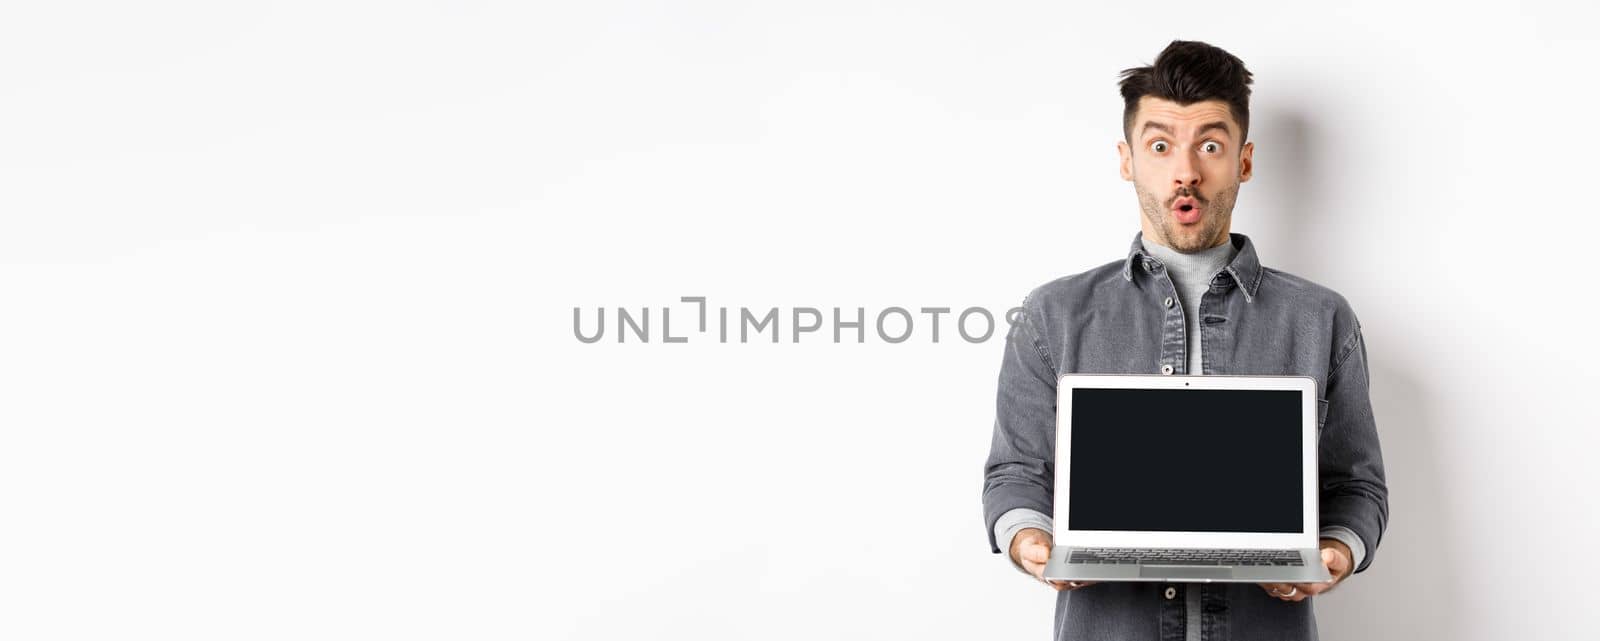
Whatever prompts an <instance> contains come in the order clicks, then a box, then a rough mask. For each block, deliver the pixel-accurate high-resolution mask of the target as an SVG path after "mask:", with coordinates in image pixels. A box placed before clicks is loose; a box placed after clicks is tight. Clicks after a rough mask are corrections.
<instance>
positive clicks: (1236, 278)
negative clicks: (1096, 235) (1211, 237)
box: [1122, 231, 1261, 302]
mask: <svg viewBox="0 0 1600 641" xmlns="http://www.w3.org/2000/svg"><path fill="white" fill-rule="evenodd" d="M1141 238H1143V232H1142V231H1140V232H1135V233H1134V234H1133V245H1132V246H1130V247H1129V248H1128V257H1127V259H1125V260H1123V261H1122V278H1123V279H1124V280H1127V281H1132V280H1133V266H1134V264H1136V263H1138V262H1141V261H1142V262H1143V263H1144V265H1145V268H1146V269H1148V268H1149V267H1151V266H1152V265H1157V264H1160V262H1161V261H1159V260H1157V259H1156V258H1155V257H1154V256H1151V255H1150V254H1149V252H1146V251H1145V250H1144V245H1143V244H1141V243H1140V242H1139V241H1140V239H1141ZM1228 241H1229V242H1231V243H1233V248H1234V249H1237V250H1239V253H1238V254H1236V255H1234V257H1233V261H1231V262H1229V263H1228V266H1227V267H1224V268H1223V271H1225V272H1227V273H1228V275H1229V276H1231V277H1233V282H1235V283H1238V284H1239V288H1240V289H1241V290H1243V291H1244V299H1245V302H1255V298H1256V290H1257V289H1258V288H1259V287H1260V286H1261V261H1260V260H1258V259H1257V258H1256V246H1255V243H1252V242H1250V237H1249V236H1246V235H1244V234H1239V233H1232V232H1230V233H1229V234H1228Z"/></svg>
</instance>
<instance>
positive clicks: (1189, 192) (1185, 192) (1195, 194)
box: [1167, 187, 1210, 209]
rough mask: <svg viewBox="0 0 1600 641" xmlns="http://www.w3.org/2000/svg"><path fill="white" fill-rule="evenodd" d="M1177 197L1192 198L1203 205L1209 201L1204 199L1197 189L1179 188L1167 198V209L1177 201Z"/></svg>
mask: <svg viewBox="0 0 1600 641" xmlns="http://www.w3.org/2000/svg"><path fill="white" fill-rule="evenodd" d="M1179 198H1193V199H1194V202H1195V203H1196V204H1199V205H1205V204H1206V203H1208V202H1210V201H1209V200H1206V198H1205V197H1203V196H1201V195H1200V191H1199V190H1197V189H1189V188H1187V187H1185V188H1182V189H1179V190H1178V193H1177V194H1174V195H1173V196H1172V197H1171V198H1168V199H1167V209H1172V203H1175V202H1178V199H1179Z"/></svg>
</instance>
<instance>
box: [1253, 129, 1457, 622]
mask: <svg viewBox="0 0 1600 641" xmlns="http://www.w3.org/2000/svg"><path fill="white" fill-rule="evenodd" d="M1261 116H1262V117H1261V123H1262V125H1261V126H1262V129H1263V133H1264V135H1263V138H1264V139H1267V140H1271V141H1273V145H1274V148H1273V149H1271V150H1270V151H1268V150H1262V149H1258V150H1257V154H1258V155H1257V159H1258V161H1260V160H1265V159H1266V158H1270V164H1268V165H1263V166H1262V167H1263V169H1264V170H1265V172H1263V173H1264V175H1270V176H1271V179H1270V180H1266V181H1263V182H1265V183H1268V184H1270V185H1271V187H1270V188H1268V189H1266V190H1263V191H1262V192H1261V193H1259V194H1258V195H1257V196H1256V197H1257V198H1261V199H1262V207H1261V208H1260V210H1261V211H1264V212H1269V213H1268V214H1267V216H1270V217H1272V219H1271V220H1263V221H1253V222H1261V223H1265V225H1263V227H1265V228H1266V229H1268V230H1271V231H1270V232H1269V233H1266V234H1263V236H1265V237H1266V239H1265V241H1264V242H1263V243H1262V246H1263V249H1264V251H1263V258H1262V261H1263V263H1264V264H1266V265H1267V266H1269V267H1275V268H1279V269H1285V270H1287V271H1289V272H1291V273H1295V274H1298V275H1302V276H1305V277H1306V278H1309V279H1311V280H1313V281H1316V282H1323V281H1321V280H1319V278H1318V275H1319V274H1324V275H1325V274H1328V273H1329V270H1331V269H1334V268H1335V266H1337V265H1338V264H1340V263H1343V262H1345V261H1347V260H1348V259H1349V256H1348V254H1349V252H1352V251H1360V248H1350V247H1338V246H1333V247H1330V246H1328V244H1327V243H1325V242H1321V241H1320V240H1319V239H1318V236H1319V235H1318V234H1316V233H1314V230H1316V229H1319V228H1320V229H1325V228H1326V227H1325V226H1323V225H1320V224H1318V223H1320V222H1321V220H1319V219H1325V220H1327V221H1329V222H1330V223H1331V224H1338V223H1339V222H1340V219H1339V217H1338V216H1336V215H1335V214H1336V212H1329V211H1326V209H1325V207H1327V205H1325V204H1322V203H1325V202H1327V201H1326V199H1324V198H1319V197H1318V194H1319V193H1320V192H1323V191H1326V189H1325V187H1326V186H1325V185H1322V184H1320V179H1319V176H1326V175H1328V173H1327V172H1324V171H1321V170H1319V167H1322V166H1325V164H1326V163H1327V162H1328V159H1327V156H1328V154H1329V151H1328V150H1329V147H1328V145H1327V144H1324V143H1327V142H1330V141H1329V140H1328V138H1327V137H1326V135H1324V134H1326V132H1319V131H1318V130H1317V129H1316V128H1315V127H1313V126H1312V124H1311V121H1310V120H1309V119H1308V118H1306V117H1304V116H1303V115H1301V114H1299V113H1295V112H1292V111H1279V112H1275V113H1274V112H1269V113H1263V114H1261ZM1263 151H1267V153H1266V154H1265V156H1263V155H1262V152H1263ZM1345 175H1351V173H1350V172H1345ZM1355 175H1359V172H1356V174H1355ZM1270 212H1285V213H1286V214H1287V215H1281V216H1279V215H1274V214H1272V213H1270ZM1372 233H1376V231H1375V230H1374V231H1373V232H1372ZM1269 243H1270V244H1269ZM1271 256H1278V257H1283V259H1286V260H1288V261H1289V263H1287V264H1286V265H1285V266H1283V267H1279V266H1278V265H1277V264H1274V262H1275V261H1273V260H1272V259H1271V258H1270V257H1271ZM1336 289H1337V288H1336ZM1340 293H1342V294H1345V296H1346V298H1348V299H1350V300H1351V304H1352V305H1353V306H1354V307H1355V309H1356V314H1357V315H1358V317H1360V318H1361V319H1362V321H1363V322H1362V330H1363V333H1364V336H1365V338H1366V341H1367V358H1368V367H1369V370H1370V374H1371V398H1372V408H1373V413H1374V415H1375V416H1376V419H1377V425H1378V437H1379V440H1380V441H1381V443H1382V446H1383V459H1384V472H1385V476H1386V478H1387V480H1388V485H1389V511H1390V520H1389V523H1388V527H1387V529H1386V531H1385V533H1384V537H1383V541H1382V542H1381V543H1380V545H1379V546H1378V551H1377V553H1376V554H1377V556H1376V557H1375V558H1374V559H1373V561H1372V565H1371V566H1370V567H1369V568H1368V569H1367V571H1365V572H1362V573H1361V574H1358V575H1354V576H1352V577H1351V578H1350V579H1348V581H1349V582H1348V583H1346V584H1344V585H1342V586H1340V587H1339V588H1338V589H1337V590H1334V591H1333V592H1330V593H1328V594H1326V595H1323V596H1320V597H1317V598H1316V610H1317V624H1318V629H1319V632H1320V636H1321V637H1322V638H1324V639H1405V640H1410V639H1419V638H1426V639H1462V638H1468V634H1469V633H1470V631H1469V630H1467V629H1465V628H1466V626H1465V624H1464V622H1465V621H1466V620H1468V619H1470V618H1471V617H1469V616H1464V615H1466V614H1468V613H1463V612H1460V611H1459V609H1458V608H1459V607H1460V604H1462V603H1464V602H1465V600H1464V598H1463V597H1464V595H1463V594H1462V591H1461V590H1462V588H1461V587H1460V580H1459V576H1460V574H1461V573H1462V572H1464V571H1466V570H1467V569H1468V568H1470V567H1471V564H1472V563H1473V562H1474V561H1475V559H1473V558H1471V557H1470V556H1468V555H1467V554H1466V552H1467V551H1466V550H1463V549H1461V543H1460V541H1458V540H1456V539H1455V538H1452V536H1451V535H1452V533H1453V532H1455V528H1454V527H1453V526H1452V525H1451V524H1452V523H1455V522H1457V519H1455V518H1453V517H1454V515H1452V514H1450V513H1449V512H1448V510H1449V505H1450V504H1451V501H1450V500H1449V499H1450V495H1449V491H1450V490H1449V488H1448V487H1446V485H1445V481H1444V479H1445V478H1447V475H1446V474H1445V470H1443V469H1441V462H1440V460H1439V455H1438V452H1439V451H1440V450H1439V448H1438V447H1437V445H1438V444H1439V443H1441V442H1442V441H1443V439H1446V438H1448V437H1449V433H1448V431H1447V429H1446V426H1444V425H1439V424H1437V422H1436V421H1435V420H1434V419H1433V416H1434V415H1435V414H1436V412H1432V411H1430V408H1431V407H1434V403H1439V402H1446V400H1445V399H1444V397H1443V395H1440V394H1438V393H1437V390H1431V389H1429V388H1428V387H1427V383H1426V381H1427V379H1426V378H1425V377H1423V376H1422V375H1421V374H1420V373H1419V371H1418V370H1419V369H1420V368H1415V367H1411V366H1410V365H1411V364H1412V363H1414V362H1416V359H1414V358H1410V357H1409V355H1407V354H1406V353H1405V351H1404V346H1405V345H1406V344H1408V342H1409V341H1407V340H1406V337H1404V336H1401V335H1399V334H1398V333H1396V332H1395V331H1394V330H1393V328H1386V327H1383V326H1381V325H1380V324H1376V323H1373V322H1371V321H1370V320H1369V317H1367V316H1362V307H1361V304H1360V300H1361V299H1362V298H1364V297H1363V296H1362V295H1361V293H1360V292H1340Z"/></svg>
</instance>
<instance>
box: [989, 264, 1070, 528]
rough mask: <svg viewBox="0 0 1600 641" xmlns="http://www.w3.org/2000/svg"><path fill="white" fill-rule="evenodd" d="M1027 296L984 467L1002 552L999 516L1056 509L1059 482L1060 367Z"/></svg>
mask: <svg viewBox="0 0 1600 641" xmlns="http://www.w3.org/2000/svg"><path fill="white" fill-rule="evenodd" d="M1031 298H1032V295H1031V294H1030V296H1029V297H1027V298H1024V299H1023V301H1022V306H1021V308H1020V311H1019V312H1018V313H1017V314H1016V316H1015V320H1014V322H1012V323H1011V326H1010V329H1009V331H1008V332H1007V334H1006V345H1005V354H1004V357H1003V359H1002V360H1001V361H1000V382H999V392H998V394H997V397H996V400H995V419H994V436H993V440H992V441H991V442H990V446H989V458H988V461H987V462H986V463H985V465H984V470H983V515H984V523H985V525H986V527H985V528H984V529H985V530H987V531H988V538H989V547H990V548H991V551H993V552H994V553H996V554H999V553H1000V551H1001V550H1000V545H999V543H998V542H997V541H996V540H995V522H996V521H998V520H999V519H1000V516H1001V515H1002V514H1005V513H1006V512H1008V511H1010V510H1012V509H1015V508H1028V509H1032V510H1036V511H1038V512H1039V513H1041V514H1050V513H1051V501H1052V499H1053V496H1052V491H1053V484H1054V482H1055V458H1054V457H1055V412H1056V379H1057V376H1056V370H1055V367H1054V366H1053V365H1052V364H1051V362H1050V356H1049V352H1047V351H1046V350H1045V348H1044V344H1043V342H1042V341H1041V340H1040V338H1039V337H1040V336H1041V335H1043V332H1041V331H1040V329H1041V326H1040V322H1041V321H1040V318H1039V315H1038V311H1037V310H1036V309H1035V308H1034V306H1033V305H1031V304H1030V302H1031V301H1030V299H1031Z"/></svg>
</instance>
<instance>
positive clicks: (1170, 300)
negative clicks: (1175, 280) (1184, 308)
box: [1161, 296, 1172, 309]
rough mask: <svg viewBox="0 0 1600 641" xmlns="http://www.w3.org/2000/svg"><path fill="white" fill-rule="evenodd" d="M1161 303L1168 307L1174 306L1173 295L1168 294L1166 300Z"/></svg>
mask: <svg viewBox="0 0 1600 641" xmlns="http://www.w3.org/2000/svg"><path fill="white" fill-rule="evenodd" d="M1161 304H1162V305H1166V306H1167V308H1168V309H1170V308H1171V307H1172V297H1171V296H1168V297H1167V299H1166V300H1164V301H1161Z"/></svg>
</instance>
